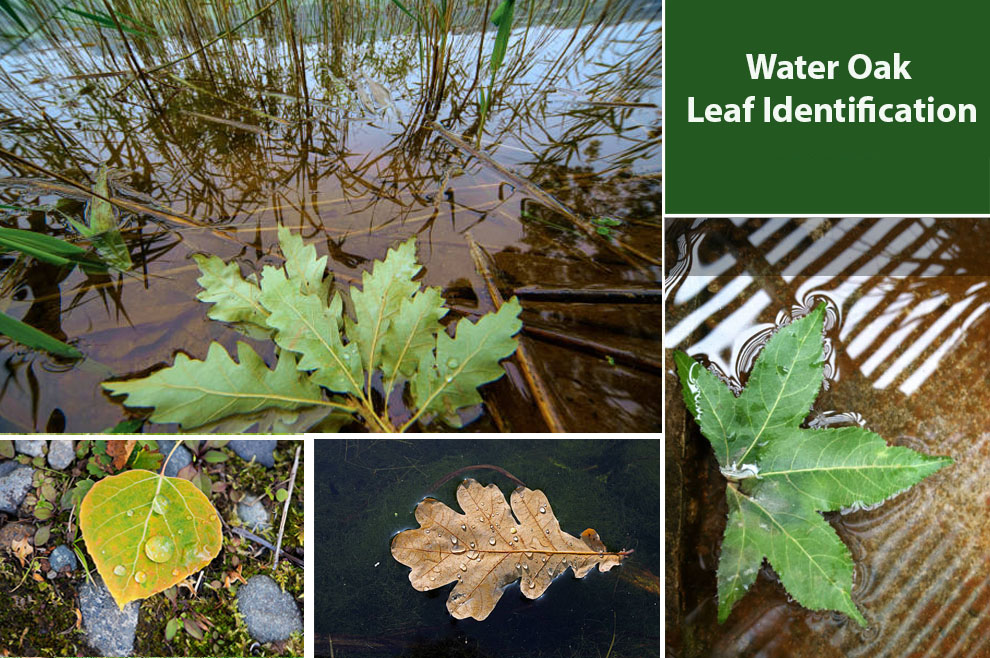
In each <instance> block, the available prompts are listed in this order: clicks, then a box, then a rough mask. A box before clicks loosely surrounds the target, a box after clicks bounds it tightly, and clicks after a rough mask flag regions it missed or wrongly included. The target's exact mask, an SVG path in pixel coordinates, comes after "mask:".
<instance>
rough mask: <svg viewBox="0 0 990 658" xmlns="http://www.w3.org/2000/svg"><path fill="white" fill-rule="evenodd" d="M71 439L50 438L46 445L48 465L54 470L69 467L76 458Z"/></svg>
mask: <svg viewBox="0 0 990 658" xmlns="http://www.w3.org/2000/svg"><path fill="white" fill-rule="evenodd" d="M74 443H75V442H74V441H73V440H72V439H52V441H51V443H50V444H49V445H48V465H49V466H51V467H52V468H53V469H55V470H56V471H61V470H64V469H66V468H68V467H69V464H71V463H72V461H73V460H74V459H75V458H76V447H75V445H74Z"/></svg>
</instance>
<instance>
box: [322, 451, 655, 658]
mask: <svg viewBox="0 0 990 658" xmlns="http://www.w3.org/2000/svg"><path fill="white" fill-rule="evenodd" d="M660 448H661V445H660V442H659V441H657V440H603V441H578V440H568V441H563V440H561V441H556V440H554V441H550V440H540V441H527V440H519V439H517V440H490V441H461V440H417V441H412V442H397V441H382V440H375V441H354V440H324V441H317V442H316V447H315V456H314V458H315V462H314V464H315V475H316V478H315V479H316V483H317V484H316V497H315V515H316V518H317V526H316V530H315V532H316V575H315V589H316V595H315V596H316V598H315V606H316V617H315V618H316V634H317V638H316V655H318V656H330V655H333V656H335V657H336V658H346V657H347V656H399V655H401V656H423V657H426V656H465V657H467V656H477V657H481V656H491V657H495V656H497V657H499V658H503V657H504V658H515V657H519V658H522V657H526V658H542V657H549V656H574V657H585V656H587V657H588V658H597V657H599V656H605V655H610V656H611V657H612V658H615V657H617V656H620V657H628V658H635V657H637V656H659V655H661V653H660V651H661V641H660V637H661V633H662V630H661V627H660V616H661V610H660V606H661V596H660V591H661V584H660V577H659V574H660V567H661V553H660V515H659V511H660V510H659V501H660V477H661V476H660V462H661V452H660ZM472 465H475V466H478V467H477V468H474V469H471V470H468V471H464V472H459V473H458V472H457V471H459V470H460V469H463V468H464V467H467V466H472ZM488 465H494V466H498V467H500V468H501V469H504V470H505V471H507V472H508V473H510V474H511V475H512V476H514V477H515V478H518V479H519V480H521V481H523V482H525V484H526V486H528V487H529V488H530V489H534V490H536V489H538V490H541V491H543V492H544V493H545V494H546V496H547V499H548V500H549V502H550V504H551V505H552V508H553V512H554V514H555V516H556V517H557V519H558V520H559V521H560V524H561V528H562V529H563V530H564V531H565V532H569V533H570V534H573V535H579V534H580V533H581V532H582V531H583V530H584V529H585V528H587V527H592V528H594V529H595V530H597V531H598V533H599V534H600V536H601V538H602V540H603V541H604V542H605V544H606V546H607V547H608V550H610V551H617V550H620V549H622V548H626V549H630V548H631V549H634V551H635V552H634V553H633V554H632V555H631V556H630V557H628V558H626V559H625V561H624V563H623V564H622V565H621V566H619V567H617V568H614V569H612V570H610V571H608V572H605V573H600V572H599V571H598V570H597V569H595V570H593V571H591V572H590V573H589V574H588V575H586V576H585V577H584V578H583V579H580V580H579V579H576V578H574V577H573V574H572V572H571V571H570V570H568V571H566V572H564V573H563V574H562V575H560V576H558V577H557V578H556V579H554V581H553V582H552V583H551V585H550V587H549V588H548V589H547V591H546V593H545V594H544V595H543V596H541V597H540V598H538V599H536V600H532V601H531V600H529V599H527V598H525V597H523V596H522V594H521V592H520V591H519V585H518V584H512V585H509V586H508V588H507V589H506V591H505V593H504V594H503V595H502V598H501V599H500V600H499V602H498V604H497V605H496V607H495V609H494V611H493V612H492V613H491V615H490V616H489V617H488V618H487V619H485V620H484V621H481V622H478V621H475V620H473V619H465V620H455V619H453V618H452V617H451V616H450V615H449V613H448V612H447V608H446V600H447V596H448V595H449V593H450V590H451V588H452V586H446V587H443V588H440V589H437V590H432V591H430V592H420V591H417V590H415V589H413V587H412V586H411V584H410V582H409V573H410V569H409V568H408V567H406V566H403V565H402V564H400V563H398V562H397V561H396V560H395V559H393V558H392V555H391V553H390V542H391V540H392V537H393V536H394V535H396V534H397V533H398V532H400V531H402V530H405V529H408V528H416V527H419V524H418V523H417V522H416V520H415V517H414V515H413V511H414V509H415V507H416V504H417V503H419V502H420V501H421V500H422V499H423V498H424V497H426V496H428V495H429V496H432V497H434V498H437V499H438V500H440V501H442V502H444V503H446V504H447V505H448V506H450V507H452V508H454V509H455V510H457V511H458V512H460V508H459V507H458V505H457V502H456V499H455V492H456V489H457V487H458V485H459V483H460V482H461V481H462V480H463V479H464V478H468V477H470V478H474V479H476V480H478V481H479V482H480V483H481V484H483V485H488V484H492V483H494V484H496V485H498V487H499V488H500V490H501V491H502V493H503V494H505V495H506V496H508V495H509V494H511V492H512V491H513V490H514V489H515V488H516V486H517V484H516V483H515V482H513V481H512V480H511V479H509V478H508V477H506V476H505V475H503V474H502V473H500V472H498V471H496V470H493V469H492V468H489V467H488ZM454 473H456V475H454V476H453V477H451V478H450V479H446V480H445V478H446V477H447V476H449V475H451V474H454ZM441 481H442V484H439V485H437V486H434V483H436V482H441ZM331 647H332V649H331ZM610 652H611V653H610Z"/></svg>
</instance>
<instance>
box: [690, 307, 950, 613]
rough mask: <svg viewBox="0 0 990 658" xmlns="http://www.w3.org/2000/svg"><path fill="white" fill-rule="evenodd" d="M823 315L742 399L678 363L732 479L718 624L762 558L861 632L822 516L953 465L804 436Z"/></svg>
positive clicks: (847, 569) (845, 569) (789, 330)
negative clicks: (853, 621) (851, 622)
mask: <svg viewBox="0 0 990 658" xmlns="http://www.w3.org/2000/svg"><path fill="white" fill-rule="evenodd" d="M824 312H825V306H824V304H822V305H820V306H819V307H818V308H816V309H815V310H814V311H812V312H811V313H810V314H808V315H807V316H806V317H804V318H802V319H800V320H797V321H795V322H793V323H791V324H790V325H788V326H786V327H784V328H782V329H780V330H779V331H778V332H777V333H776V334H775V335H774V336H773V337H772V338H771V339H770V341H769V342H768V343H767V344H766V346H765V347H764V348H763V350H762V351H761V352H760V355H759V357H758V358H757V360H756V363H755V364H754V366H753V371H752V373H751V374H750V377H749V382H748V384H747V386H746V389H745V390H744V391H743V392H742V394H741V395H740V396H739V397H738V398H737V397H735V396H734V395H733V394H732V392H731V391H730V390H729V389H728V387H727V386H726V385H725V384H723V383H722V382H721V381H719V380H718V378H716V377H715V376H714V375H713V374H711V373H710V372H708V371H707V370H705V369H704V367H702V366H701V364H699V363H697V362H695V361H694V360H693V359H691V358H690V357H688V356H687V355H686V354H684V353H683V352H677V353H675V354H674V360H675V363H676V365H677V371H678V375H679V376H680V379H681V384H682V391H683V395H684V401H685V404H686V406H687V408H688V410H689V411H690V413H691V415H692V416H694V418H695V420H696V421H697V423H698V425H699V427H700V428H701V432H702V434H704V436H705V437H706V438H707V439H708V440H709V442H710V443H711V445H712V448H713V449H714V451H715V455H716V457H717V458H718V462H719V465H720V466H721V471H722V474H723V475H725V476H726V477H727V478H728V479H729V485H728V487H727V488H726V498H727V501H728V507H729V516H728V520H727V522H726V527H725V535H724V537H723V540H722V554H721V558H720V560H719V567H718V598H719V610H718V618H719V622H723V621H725V619H726V618H727V617H728V616H729V613H730V611H731V610H732V607H733V605H735V603H736V602H737V601H738V600H739V599H740V598H742V597H743V596H744V595H745V593H746V590H747V589H748V588H749V587H750V586H751V585H752V584H753V583H754V582H755V580H756V576H757V573H758V571H759V569H760V565H761V564H762V562H763V558H764V557H766V558H767V559H768V560H769V562H770V565H771V566H772V567H773V568H774V570H775V571H776V572H777V574H778V575H779V576H780V581H781V583H782V584H783V585H784V587H785V588H786V589H787V591H788V592H789V593H790V595H791V596H792V597H794V599H795V600H797V601H798V603H800V604H801V605H803V606H805V607H806V608H810V609H812V610H837V611H839V612H842V613H844V614H846V615H848V616H849V617H851V618H852V619H854V620H855V621H856V622H857V623H859V624H861V625H864V626H865V625H866V619H865V618H864V617H863V615H862V614H861V613H860V611H859V610H858V609H857V607H856V605H855V603H853V600H852V594H851V590H852V572H853V562H852V558H851V556H850V554H849V550H848V549H847V548H846V546H845V545H844V544H843V543H842V540H841V539H840V538H839V536H838V535H837V534H836V533H835V531H834V530H833V529H832V527H831V526H830V525H829V524H828V522H826V521H825V519H823V518H822V516H821V514H820V512H827V511H834V510H838V509H841V508H847V507H848V508H852V509H858V508H862V507H864V506H867V505H873V504H878V503H881V502H883V501H884V500H886V499H887V498H890V497H892V496H895V495H897V494H898V493H901V492H903V491H905V490H906V489H908V488H910V487H911V486H913V485H915V484H917V483H918V482H920V481H921V480H923V479H924V478H925V477H927V476H929V475H931V474H932V473H934V472H936V471H938V470H939V469H941V468H943V467H945V466H947V465H949V464H951V463H952V460H951V459H950V458H948V457H929V456H927V455H922V454H919V453H917V452H915V451H913V450H910V449H909V448H903V447H894V446H888V445H887V444H886V442H885V441H884V440H883V438H881V437H880V436H879V435H877V434H874V433H873V432H870V431H869V430H866V429H863V428H861V427H844V428H837V429H803V428H801V427H800V424H801V423H802V422H803V420H804V419H805V417H806V416H807V414H808V411H809V409H810V408H811V405H812V403H814V400H815V398H816V397H817V394H818V390H819V388H820V386H821V382H822V340H821V335H822V326H823V323H824Z"/></svg>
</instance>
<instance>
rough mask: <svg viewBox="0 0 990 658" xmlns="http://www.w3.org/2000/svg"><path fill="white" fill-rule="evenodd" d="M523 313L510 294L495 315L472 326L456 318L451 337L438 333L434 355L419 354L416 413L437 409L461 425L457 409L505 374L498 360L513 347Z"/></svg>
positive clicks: (414, 389) (414, 382) (472, 401)
mask: <svg viewBox="0 0 990 658" xmlns="http://www.w3.org/2000/svg"><path fill="white" fill-rule="evenodd" d="M521 311H522V307H521V306H520V305H519V301H518V300H517V299H516V298H515V297H513V298H512V299H510V300H509V301H508V302H506V303H505V304H503V305H502V308H500V309H499V310H498V313H491V314H488V315H485V316H484V317H482V318H481V319H480V320H478V322H477V323H476V324H475V323H472V322H471V321H470V320H467V319H462V320H459V321H458V322H457V328H456V333H455V335H454V338H451V337H450V336H448V335H447V333H446V332H444V331H442V332H440V333H439V334H438V335H437V343H436V353H435V354H432V353H430V352H426V353H424V354H423V355H422V357H421V360H420V364H419V370H418V372H417V373H416V377H415V378H414V379H413V380H412V396H413V399H414V400H415V401H416V406H417V407H418V408H419V411H418V412H417V414H416V417H418V416H419V415H421V414H424V413H435V414H438V415H440V416H442V417H443V418H444V420H445V421H446V422H447V423H449V424H451V425H453V426H454V427H458V426H460V420H459V419H458V417H457V410H458V409H463V408H464V407H469V406H472V405H475V404H478V403H480V402H481V401H482V400H481V395H480V394H479V393H478V387H479V386H481V385H482V384H486V383H488V382H492V381H495V380H496V379H498V378H499V377H501V376H502V375H503V374H505V370H504V369H503V368H502V366H501V364H500V363H499V361H501V360H502V359H504V358H506V357H508V356H510V355H511V354H512V353H513V352H515V351H516V347H517V346H518V342H517V340H516V339H515V338H514V337H513V336H515V334H516V333H517V332H518V331H519V330H520V329H521V328H522V321H520V320H519V313H520V312H521ZM414 418H415V417H414ZM410 422H412V421H410ZM407 425H408V423H407Z"/></svg>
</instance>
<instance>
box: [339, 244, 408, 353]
mask: <svg viewBox="0 0 990 658" xmlns="http://www.w3.org/2000/svg"><path fill="white" fill-rule="evenodd" d="M419 270H420V265H419V263H417V262H416V239H415V238H410V239H409V240H406V241H405V242H403V243H402V244H400V245H399V246H398V248H394V249H389V250H388V253H387V254H386V255H385V260H384V261H375V263H374V266H373V269H372V270H371V272H365V273H364V274H363V275H362V278H361V290H358V289H357V288H355V287H354V286H351V290H350V293H351V303H352V304H353V306H354V318H353V319H351V318H350V317H347V318H345V320H344V326H345V331H346V332H347V337H348V338H350V340H351V341H352V342H354V343H357V344H358V345H359V346H360V352H361V363H362V365H363V366H364V369H365V371H366V372H372V371H374V370H375V369H376V368H378V367H379V366H381V355H382V348H383V346H384V343H385V334H386V333H387V332H388V330H389V327H390V326H391V325H392V321H393V320H394V319H395V318H396V316H398V315H399V312H400V310H401V308H402V302H403V300H406V299H409V298H410V297H412V295H413V294H414V293H415V292H416V291H417V290H419V283H417V282H416V281H413V277H414V276H416V274H417V273H418V272H419Z"/></svg>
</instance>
